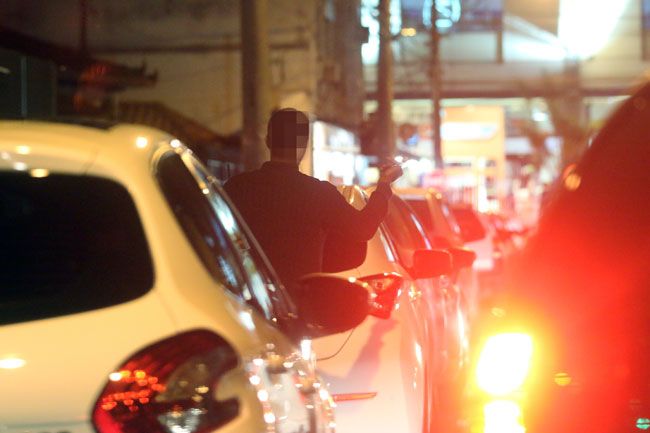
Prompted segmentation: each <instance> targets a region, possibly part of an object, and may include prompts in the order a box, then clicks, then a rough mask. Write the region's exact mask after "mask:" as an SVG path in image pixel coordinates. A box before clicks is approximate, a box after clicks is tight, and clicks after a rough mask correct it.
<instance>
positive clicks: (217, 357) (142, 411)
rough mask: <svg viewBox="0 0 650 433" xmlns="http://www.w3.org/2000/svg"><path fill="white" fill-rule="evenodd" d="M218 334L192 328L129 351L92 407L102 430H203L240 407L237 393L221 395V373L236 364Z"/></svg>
mask: <svg viewBox="0 0 650 433" xmlns="http://www.w3.org/2000/svg"><path fill="white" fill-rule="evenodd" d="M237 362H238V359H237V355H236V353H235V351H234V350H233V349H232V347H231V346H230V345H229V344H228V343H227V342H226V341H225V340H223V339H222V338H221V337H219V336H218V335H216V334H214V333H212V332H210V331H204V330H198V331H190V332H186V333H183V334H179V335H176V336H174V337H171V338H169V339H166V340H162V341H160V342H158V343H155V344H153V345H151V346H149V347H146V348H145V349H143V350H141V351H139V352H138V353H136V354H134V355H133V356H131V357H130V358H129V359H128V360H127V361H126V362H125V363H124V364H122V365H121V366H120V368H119V369H117V370H116V371H115V372H113V373H111V374H110V375H109V377H108V380H109V381H108V383H107V384H106V386H105V387H104V390H103V391H102V393H101V394H100V396H99V398H98V399H97V402H96V403H95V408H94V410H93V423H94V425H95V429H96V430H97V431H98V432H99V433H142V432H147V433H157V432H160V433H170V432H183V433H201V432H205V431H209V430H213V429H214V428H216V427H219V426H220V425H223V424H224V423H226V422H228V421H230V420H231V419H233V418H234V417H236V416H237V414H238V412H239V402H237V401H236V400H235V399H229V400H225V401H217V400H216V399H215V397H214V395H215V387H216V386H217V383H218V381H219V379H220V377H221V376H223V374H224V373H226V372H227V371H229V370H231V369H232V368H234V367H235V366H236V365H237Z"/></svg>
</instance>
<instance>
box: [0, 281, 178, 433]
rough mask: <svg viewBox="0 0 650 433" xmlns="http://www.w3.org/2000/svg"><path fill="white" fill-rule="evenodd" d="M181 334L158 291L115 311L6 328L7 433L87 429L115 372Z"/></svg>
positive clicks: (1, 341)
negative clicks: (135, 355)
mask: <svg viewBox="0 0 650 433" xmlns="http://www.w3.org/2000/svg"><path fill="white" fill-rule="evenodd" d="M174 331H175V330H174V327H173V325H172V323H171V321H170V319H169V317H168V315H167V314H166V312H165V310H163V307H162V305H161V303H160V302H159V300H158V297H157V296H155V294H153V293H151V292H150V293H149V294H148V295H146V296H145V297H143V298H140V299H138V300H136V301H132V302H129V303H126V304H122V305H117V306H114V307H109V308H104V309H101V310H95V311H91V312H86V313H81V314H73V315H68V316H63V317H57V318H52V319H46V320H37V321H33V322H26V323H19V324H13V325H5V326H2V327H0V384H1V386H0V387H1V392H0V394H1V397H0V401H1V402H2V404H0V431H9V432H11V431H22V432H25V431H51V429H56V431H61V430H68V431H70V432H77V431H87V429H88V428H89V422H90V417H91V412H92V409H93V407H94V404H95V402H96V400H97V398H98V396H99V393H100V392H101V390H102V389H103V387H104V386H105V385H106V383H107V381H108V375H109V374H110V373H111V372H113V371H114V370H115V369H117V368H118V367H119V366H120V364H121V363H122V362H124V361H125V360H126V358H128V357H129V356H130V355H132V354H133V353H134V352H136V351H138V350H140V349H142V348H143V347H145V346H148V345H149V344H151V343H153V342H155V341H157V340H159V339H162V338H164V337H166V336H169V335H170V334H173V333H174ZM2 367H4V368H2ZM83 425H85V428H82V427H79V426H83ZM74 426H77V428H75V427H74ZM62 427H63V428H62Z"/></svg>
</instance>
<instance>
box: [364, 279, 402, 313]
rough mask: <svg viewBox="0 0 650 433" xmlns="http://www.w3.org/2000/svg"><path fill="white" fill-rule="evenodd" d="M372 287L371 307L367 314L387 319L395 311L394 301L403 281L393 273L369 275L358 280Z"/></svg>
mask: <svg viewBox="0 0 650 433" xmlns="http://www.w3.org/2000/svg"><path fill="white" fill-rule="evenodd" d="M359 280H361V281H363V282H365V283H367V284H369V285H370V287H372V294H371V306H370V312H369V314H371V315H373V316H375V317H379V318H380V319H388V318H389V317H390V314H391V313H392V311H393V310H394V309H395V301H396V300H397V298H398V296H399V291H400V288H401V287H402V284H403V282H404V279H403V278H402V277H401V276H400V275H399V274H396V273H394V272H391V273H384V274H377V275H370V276H367V277H363V278H359Z"/></svg>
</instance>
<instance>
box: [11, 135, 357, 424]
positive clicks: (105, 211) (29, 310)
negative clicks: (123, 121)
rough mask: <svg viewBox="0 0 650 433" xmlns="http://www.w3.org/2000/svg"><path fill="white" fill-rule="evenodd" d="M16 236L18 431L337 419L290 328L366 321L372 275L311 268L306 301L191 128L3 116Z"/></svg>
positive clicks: (308, 330)
mask: <svg viewBox="0 0 650 433" xmlns="http://www.w3.org/2000/svg"><path fill="white" fill-rule="evenodd" d="M0 239H2V242H1V243H0V288H1V290H0V395H1V397H0V402H1V404H0V431H2V432H3V433H18V432H21V433H24V432H35V433H38V432H69V433H85V432H98V433H108V432H110V433H119V432H133V433H140V432H142V433H145V432H147V433H150V432H165V433H193V432H197V433H200V432H208V431H209V432H213V431H218V432H233V433H234V432H237V433H244V432H255V433H258V432H271V431H273V432H287V433H292V432H296V433H297V432H307V431H310V432H323V433H324V432H331V431H333V428H334V421H333V418H332V407H331V405H330V396H329V394H328V391H327V389H326V387H325V386H323V385H322V384H321V382H320V381H319V379H318V378H317V376H316V375H315V373H314V370H313V364H312V363H311V362H310V357H311V355H310V354H309V353H302V352H301V350H300V349H299V348H298V347H297V345H294V343H293V342H292V340H291V339H290V338H289V337H287V335H291V337H292V338H293V341H296V342H297V341H298V338H299V337H300V335H303V334H310V335H317V333H318V332H320V333H321V334H323V333H327V332H341V331H342V330H344V329H346V328H350V327H352V326H355V325H356V324H357V323H359V321H360V320H363V318H364V317H365V314H366V312H367V309H368V288H367V287H364V286H363V285H361V284H359V283H351V282H348V281H346V280H343V279H341V278H338V279H334V277H322V276H321V277H319V276H316V277H313V278H311V279H309V281H307V282H306V283H305V286H304V288H305V290H306V292H307V293H309V296H307V297H305V299H299V300H298V302H297V307H298V310H297V311H300V312H301V314H302V315H303V316H302V317H298V316H297V315H296V312H295V311H296V310H295V308H294V307H293V304H292V302H291V301H290V300H289V299H288V298H287V297H286V296H285V294H284V291H283V289H282V287H281V286H279V285H277V284H275V277H274V276H273V273H272V272H271V271H270V269H269V268H268V267H267V266H266V262H265V259H264V258H263V256H261V255H260V254H259V250H258V249H257V246H256V244H255V242H254V240H253V239H252V238H251V237H249V234H248V232H247V231H246V229H245V228H244V227H243V226H242V225H241V223H240V219H239V218H238V215H237V214H236V212H233V211H232V209H231V207H230V204H229V202H228V200H227V198H225V196H224V195H223V193H222V192H221V189H220V187H219V186H218V185H217V184H216V183H215V182H214V179H212V178H211V176H210V175H209V173H208V172H207V171H206V169H205V168H204V167H203V166H202V165H201V164H200V163H199V161H198V160H197V159H196V158H195V157H194V156H193V155H192V153H191V152H190V151H189V150H188V149H186V148H185V147H184V146H183V145H182V144H181V143H180V142H179V141H178V140H175V139H173V138H172V137H169V136H167V135H166V134H164V133H162V132H160V131H157V130H153V129H150V128H145V127H136V126H127V125H122V126H114V127H108V126H106V127H104V128H97V127H85V126H84V127H82V126H75V125H62V124H54V123H38V122H0ZM331 293H335V294H336V293H339V294H342V293H345V294H346V297H345V301H346V302H345V304H343V305H341V304H339V305H337V304H336V302H333V301H332V302H327V303H326V304H327V305H325V306H323V304H324V300H325V299H331V297H330V294H331ZM307 298H308V299H307ZM339 298H341V299H343V296H339ZM309 299H311V300H312V303H310V302H309ZM329 306H331V307H332V308H331V309H330V308H328V307H329ZM316 307H318V308H316ZM364 308H365V310H364ZM333 313H336V314H333ZM310 314H311V315H310ZM328 315H329V316H328ZM336 317H338V318H336ZM302 349H304V350H306V348H305V347H303V348H302ZM304 350H303V351H304Z"/></svg>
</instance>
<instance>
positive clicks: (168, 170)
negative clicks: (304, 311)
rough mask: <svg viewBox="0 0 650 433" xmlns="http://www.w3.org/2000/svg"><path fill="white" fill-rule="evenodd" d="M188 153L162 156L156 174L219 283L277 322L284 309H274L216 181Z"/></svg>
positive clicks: (164, 191) (203, 260) (181, 222)
mask: <svg viewBox="0 0 650 433" xmlns="http://www.w3.org/2000/svg"><path fill="white" fill-rule="evenodd" d="M184 157H185V158H186V159H187V161H184V160H183V159H181V156H179V155H178V154H176V153H175V152H168V153H166V154H165V155H163V156H162V157H161V158H160V159H159V161H158V163H157V168H156V177H157V178H158V181H159V183H160V186H161V189H162V191H163V193H164V195H165V197H166V198H167V201H168V202H169V204H170V206H171V208H172V209H173V211H174V214H175V215H176V217H177V219H178V221H179V223H180V225H181V227H182V228H183V230H184V231H185V234H186V235H187V237H188V239H189V241H190V242H191V244H192V246H193V247H194V250H195V252H196V254H197V255H198V256H199V258H200V259H201V261H202V262H203V264H204V266H205V267H206V269H207V270H208V271H209V272H210V274H211V275H212V277H213V278H214V279H215V280H216V281H217V282H219V283H220V284H221V285H223V286H224V287H225V288H226V289H227V290H229V291H230V292H231V293H233V294H235V295H236V296H237V297H238V298H240V299H241V300H243V301H244V302H246V303H248V304H249V305H252V306H253V307H254V308H255V309H257V310H258V311H259V312H260V313H261V314H262V315H264V316H265V317H266V318H267V319H269V320H271V321H274V322H277V319H278V317H277V316H278V315H282V313H283V312H281V311H277V310H276V308H274V307H275V306H274V303H273V301H272V299H271V297H270V294H269V293H268V291H267V290H268V289H269V285H270V284H268V282H269V279H268V277H266V276H265V275H264V274H263V273H262V272H261V271H260V270H259V269H258V267H257V265H256V264H255V263H254V261H255V258H254V257H253V256H252V247H251V244H250V242H249V240H248V239H247V237H246V236H245V235H244V234H243V232H242V231H241V229H240V225H239V222H238V221H237V219H236V217H235V216H234V215H233V213H232V211H231V210H230V208H229V205H228V204H227V203H226V202H225V201H224V199H223V198H222V197H221V195H220V194H219V193H218V192H217V191H216V190H215V189H214V185H212V184H211V183H210V181H209V180H208V179H207V178H203V177H202V175H199V173H198V171H197V170H196V167H197V165H198V163H197V162H195V161H193V158H192V157H191V156H189V154H184ZM188 167H189V168H191V169H192V171H190V170H189V169H188ZM274 290H276V289H275V287H274Z"/></svg>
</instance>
